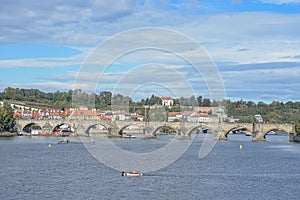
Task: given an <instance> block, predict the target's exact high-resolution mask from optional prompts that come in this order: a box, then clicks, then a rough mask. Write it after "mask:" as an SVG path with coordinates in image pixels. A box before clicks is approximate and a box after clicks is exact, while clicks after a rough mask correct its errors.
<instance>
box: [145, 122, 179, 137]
mask: <svg viewBox="0 0 300 200" xmlns="http://www.w3.org/2000/svg"><path fill="white" fill-rule="evenodd" d="M164 127H169V128H172V129H173V130H174V131H175V132H176V134H177V135H178V134H179V133H180V132H179V130H178V129H177V128H176V127H173V126H171V125H168V124H165V125H160V126H157V127H155V129H154V130H153V131H152V132H151V135H153V136H156V132H157V131H158V130H160V129H161V128H164Z"/></svg>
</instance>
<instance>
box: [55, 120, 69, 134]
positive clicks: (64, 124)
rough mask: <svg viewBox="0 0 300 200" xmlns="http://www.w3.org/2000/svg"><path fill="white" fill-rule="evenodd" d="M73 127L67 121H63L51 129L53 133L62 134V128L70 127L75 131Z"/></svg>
mask: <svg viewBox="0 0 300 200" xmlns="http://www.w3.org/2000/svg"><path fill="white" fill-rule="evenodd" d="M71 127H72V126H71V124H70V123H67V122H62V123H59V124H56V125H54V127H53V129H52V131H51V134H55V135H59V134H61V130H62V129H68V130H69V131H70V132H72V133H73V131H72V130H71Z"/></svg>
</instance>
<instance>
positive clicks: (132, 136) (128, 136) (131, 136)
mask: <svg viewBox="0 0 300 200" xmlns="http://www.w3.org/2000/svg"><path fill="white" fill-rule="evenodd" d="M124 138H135V135H130V134H129V135H125V136H124Z"/></svg>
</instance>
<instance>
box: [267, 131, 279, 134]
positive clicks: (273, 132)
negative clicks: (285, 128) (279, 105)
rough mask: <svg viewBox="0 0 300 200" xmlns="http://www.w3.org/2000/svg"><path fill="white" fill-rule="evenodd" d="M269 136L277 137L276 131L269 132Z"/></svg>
mask: <svg viewBox="0 0 300 200" xmlns="http://www.w3.org/2000/svg"><path fill="white" fill-rule="evenodd" d="M267 135H277V133H276V132H275V131H269V132H268V133H267Z"/></svg>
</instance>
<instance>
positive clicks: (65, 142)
mask: <svg viewBox="0 0 300 200" xmlns="http://www.w3.org/2000/svg"><path fill="white" fill-rule="evenodd" d="M68 143H69V140H68V139H67V138H65V139H64V140H61V141H58V142H57V144H68Z"/></svg>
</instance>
